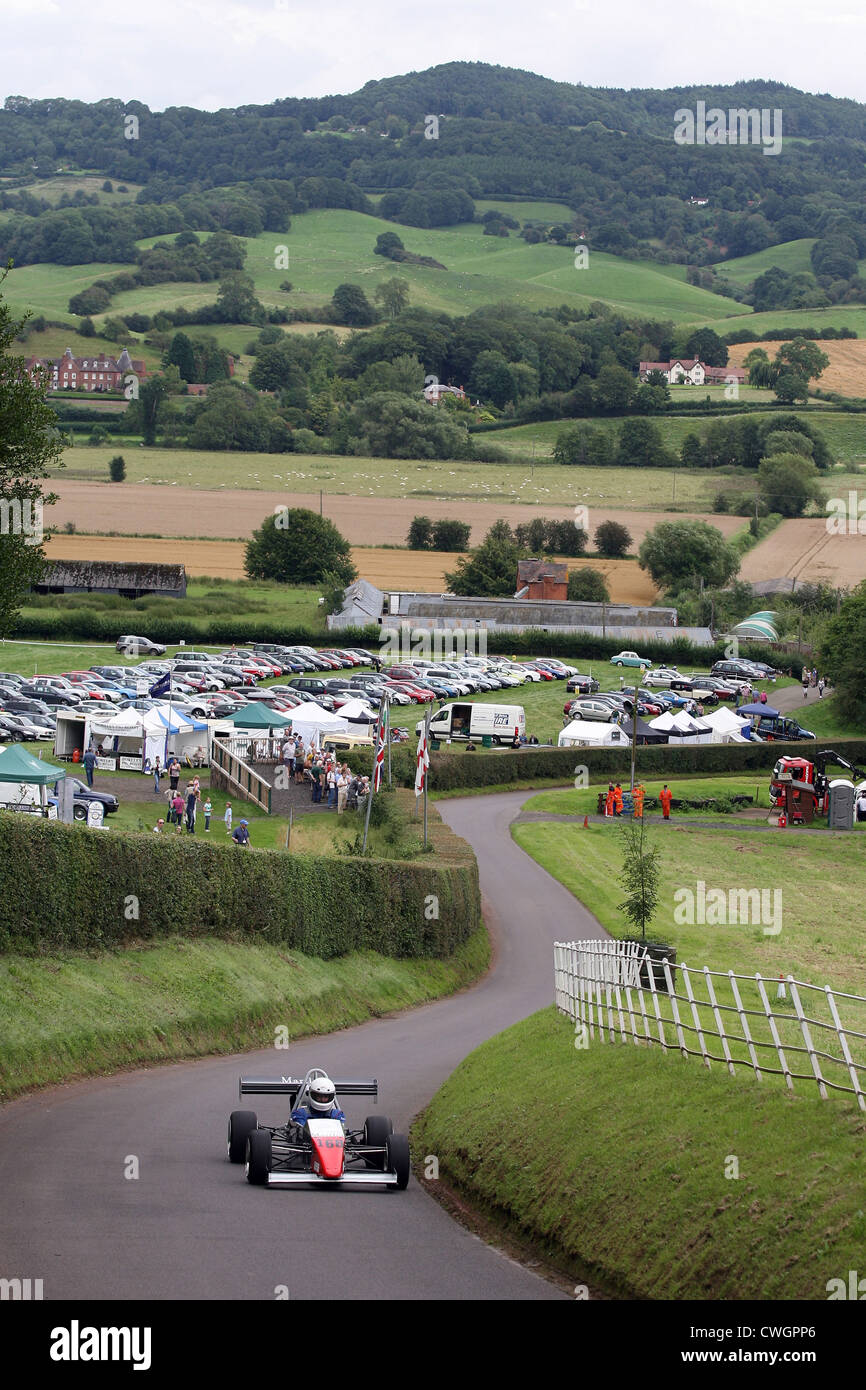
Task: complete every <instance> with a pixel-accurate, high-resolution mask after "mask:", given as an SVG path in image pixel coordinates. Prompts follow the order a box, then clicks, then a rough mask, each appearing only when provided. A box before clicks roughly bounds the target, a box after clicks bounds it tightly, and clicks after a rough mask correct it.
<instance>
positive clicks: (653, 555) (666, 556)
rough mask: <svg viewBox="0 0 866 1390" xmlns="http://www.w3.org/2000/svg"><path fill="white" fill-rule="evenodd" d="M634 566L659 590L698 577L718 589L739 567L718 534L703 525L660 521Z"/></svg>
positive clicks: (692, 522) (645, 539) (713, 528)
mask: <svg viewBox="0 0 866 1390" xmlns="http://www.w3.org/2000/svg"><path fill="white" fill-rule="evenodd" d="M638 563H639V564H640V567H641V569H644V570H647V571H648V572H649V574H650V575H651V576H652V578H653V580H654V582H655V583H656V584H658V586H659V587H660V588H662V589H674V588H676V587H677V586H678V585H680V584H683V583H686V582H689V581H696V580H697V579H698V578H699V577H702V578H703V580H704V582H705V583H706V584H707V585H709V587H710V588H713V589H720V588H722V587H723V586H724V585H725V584H727V582H728V580H729V579H732V578H733V576H734V575H735V574H736V572H737V570H738V569H739V567H740V562H739V559H738V557H737V554H736V552H735V551H734V550H732V548H731V547H730V546H729V545H728V543H727V542H726V540H725V538H724V536H723V535H722V533H721V531H717V530H716V528H715V526H710V525H709V524H708V523H707V522H706V521H662V522H660V523H659V525H658V526H656V527H654V529H653V530H652V531H649V532H648V533H647V534H646V536H644V539H643V541H642V542H641V546H640V550H639V551H638Z"/></svg>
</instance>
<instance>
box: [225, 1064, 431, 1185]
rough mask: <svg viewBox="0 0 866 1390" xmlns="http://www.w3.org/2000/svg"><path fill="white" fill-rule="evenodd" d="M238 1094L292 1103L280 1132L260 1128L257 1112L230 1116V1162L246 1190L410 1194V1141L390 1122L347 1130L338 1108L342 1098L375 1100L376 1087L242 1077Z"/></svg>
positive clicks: (313, 1078)
mask: <svg viewBox="0 0 866 1390" xmlns="http://www.w3.org/2000/svg"><path fill="white" fill-rule="evenodd" d="M238 1092H239V1095H240V1096H241V1097H243V1096H288V1097H289V1118H288V1119H287V1121H286V1123H285V1124H283V1125H275V1126H271V1125H260V1124H259V1121H258V1117H257V1115H256V1114H255V1112H254V1111H252V1110H233V1111H232V1113H231V1115H230V1116H229V1127H228V1146H227V1147H228V1157H229V1162H230V1163H243V1164H244V1171H245V1174H246V1179H247V1182H249V1183H252V1184H253V1185H254V1186H255V1187H277V1186H291V1185H294V1184H296V1183H301V1184H314V1185H322V1184H324V1185H326V1186H332V1187H333V1186H350V1185H351V1186H356V1185H365V1186H366V1185H375V1186H381V1185H383V1184H384V1185H385V1186H386V1187H395V1188H397V1189H398V1190H400V1191H404V1190H405V1188H406V1187H407V1185H408V1183H409V1140H408V1139H407V1138H406V1136H405V1135H404V1134H395V1133H394V1126H393V1125H392V1123H391V1121H390V1120H389V1119H388V1117H387V1115H368V1116H367V1118H366V1120H365V1121H364V1127H363V1129H347V1128H346V1124H345V1116H344V1115H343V1112H342V1110H340V1109H339V1107H338V1105H337V1103H336V1102H337V1097H338V1096H376V1097H378V1094H379V1083H378V1081H377V1080H372V1081H331V1079H330V1077H329V1076H328V1075H327V1073H326V1072H324V1071H322V1070H321V1069H320V1068H319V1067H313V1068H311V1069H310V1071H308V1072H307V1074H306V1076H305V1077H304V1078H303V1080H300V1079H297V1078H295V1077H291V1076H279V1077H276V1078H260V1077H250V1076H242V1077H241V1078H240V1080H239V1083H238Z"/></svg>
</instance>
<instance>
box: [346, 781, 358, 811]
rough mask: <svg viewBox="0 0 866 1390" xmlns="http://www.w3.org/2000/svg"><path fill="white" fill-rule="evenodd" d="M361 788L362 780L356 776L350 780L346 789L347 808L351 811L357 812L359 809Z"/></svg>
mask: <svg viewBox="0 0 866 1390" xmlns="http://www.w3.org/2000/svg"><path fill="white" fill-rule="evenodd" d="M360 786H361V780H360V778H359V777H358V776H357V774H356V775H355V776H354V777H352V778H351V779H350V781H349V785H348V787H347V788H346V807H347V809H348V810H350V811H357V809H358V791H359V788H360Z"/></svg>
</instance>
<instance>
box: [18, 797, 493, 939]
mask: <svg viewBox="0 0 866 1390" xmlns="http://www.w3.org/2000/svg"><path fill="white" fill-rule="evenodd" d="M430 895H435V896H436V898H438V905H439V915H438V918H433V919H432V920H428V915H427V900H428V898H429V896H430ZM133 897H134V898H136V899H137V900H138V913H139V915H138V918H137V919H136V917H135V915H134V912H133V907H132V903H131V898H133ZM127 911H129V912H130V913H131V916H130V917H129V918H128V917H127V915H126V913H127ZM480 922H481V904H480V895H479V889H478V868H477V865H476V863H475V860H474V858H473V857H472V855H471V854H470V852H469V851H468V848H467V849H466V853H465V855H462V856H461V857H460V858H455V859H452V860H451V862H449V863H444V864H443V863H439V864H433V863H429V862H428V863H411V862H408V861H391V860H381V859H378V860H376V859H361V858H352V857H349V856H347V857H345V858H343V857H334V858H328V859H327V860H323V859H322V858H320V857H314V856H306V855H294V854H292V855H289V854H284V853H283V854H281V853H278V852H275V851H273V850H241V849H236V848H227V847H217V846H211V845H206V844H201V843H199V842H198V841H195V840H193V839H189V840H187V839H186V837H183V838H178V839H175V838H174V837H171V838H169V837H167V836H162V837H160V838H159V839H157V838H156V836H154V835H153V834H150V835H137V834H124V835H114V834H112V833H111V831H110V830H109V831H100V830H88V829H87V828H86V827H85V826H78V825H59V824H57V823H52V822H49V821H42V820H35V819H32V818H31V817H29V816H22V815H17V814H14V813H11V812H6V813H3V814H0V950H3V951H13V950H14V951H24V952H27V953H34V952H48V951H57V950H66V949H78V950H80V949H82V948H83V949H90V948H100V949H105V948H111V947H115V946H120V945H123V944H128V943H130V942H132V941H137V942H140V941H153V940H156V939H158V938H160V937H165V936H170V935H173V934H177V933H178V932H180V933H182V934H183V935H184V936H187V937H204V936H225V937H232V938H244V937H247V938H250V937H253V938H255V937H258V938H263V939H264V940H266V941H269V942H284V943H285V944H286V945H287V946H290V947H293V948H295V949H297V950H299V951H303V952H304V953H305V954H306V955H311V956H321V957H323V958H328V957H331V956H338V955H344V954H345V953H347V952H349V951H362V950H370V951H379V952H380V953H381V954H383V955H389V956H449V955H450V954H451V953H452V952H453V951H454V950H455V948H456V947H457V946H459V945H460V943H461V942H463V941H465V940H466V939H467V937H468V936H470V935H471V933H472V932H473V931H474V930H475V929H476V928H477V927H478V926H479V925H480Z"/></svg>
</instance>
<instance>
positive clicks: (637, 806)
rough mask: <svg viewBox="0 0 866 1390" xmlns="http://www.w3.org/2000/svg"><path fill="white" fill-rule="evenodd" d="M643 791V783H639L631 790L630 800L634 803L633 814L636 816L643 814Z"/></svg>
mask: <svg viewBox="0 0 866 1390" xmlns="http://www.w3.org/2000/svg"><path fill="white" fill-rule="evenodd" d="M644 791H645V789H644V786H643V783H641V784H640V785H639V786H637V787H635V789H634V791H633V792H632V801H633V803H634V814H635V815H636V816H643V799H644Z"/></svg>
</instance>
